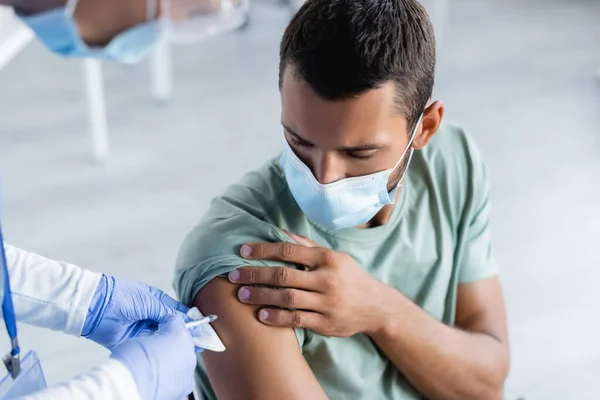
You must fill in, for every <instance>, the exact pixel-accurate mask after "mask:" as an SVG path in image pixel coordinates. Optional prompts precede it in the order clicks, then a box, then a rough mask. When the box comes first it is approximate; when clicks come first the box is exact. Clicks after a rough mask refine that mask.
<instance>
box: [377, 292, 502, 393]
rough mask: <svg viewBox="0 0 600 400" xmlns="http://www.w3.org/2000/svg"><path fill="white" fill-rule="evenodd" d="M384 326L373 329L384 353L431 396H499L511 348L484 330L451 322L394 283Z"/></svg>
mask: <svg viewBox="0 0 600 400" xmlns="http://www.w3.org/2000/svg"><path fill="white" fill-rule="evenodd" d="M383 293H384V294H383V296H384V297H385V300H384V301H383V302H381V304H385V305H386V308H385V309H382V310H381V313H380V314H378V315H377V318H379V319H380V324H379V326H381V329H378V330H377V331H376V332H373V333H370V336H371V338H372V339H373V340H374V341H375V343H376V344H377V346H378V347H379V348H380V349H381V350H382V351H383V352H384V353H385V354H386V356H387V357H388V358H389V359H390V360H391V361H392V362H393V363H394V365H396V367H397V368H398V369H399V370H400V371H402V373H403V374H404V375H405V376H406V377H407V378H408V379H409V380H410V381H411V382H412V384H413V385H414V386H415V387H416V388H417V389H418V390H419V391H420V392H421V393H422V394H423V395H425V396H426V397H428V398H430V399H501V398H502V390H503V386H504V381H505V379H506V376H507V374H508V364H509V355H508V346H507V345H506V344H503V343H501V342H500V341H499V340H497V339H495V338H493V337H491V336H488V335H485V334H481V333H473V332H465V331H462V330H459V329H456V328H453V327H450V326H447V325H445V324H443V323H441V322H439V321H437V320H435V319H434V318H432V317H431V316H429V315H428V314H427V313H426V312H425V311H424V310H422V309H421V308H419V307H418V306H417V305H415V304H414V303H413V302H411V301H410V300H409V299H407V298H406V297H405V296H403V295H402V294H401V293H399V292H397V291H396V290H395V289H394V288H392V287H390V286H387V285H386V286H385V289H384V290H383Z"/></svg>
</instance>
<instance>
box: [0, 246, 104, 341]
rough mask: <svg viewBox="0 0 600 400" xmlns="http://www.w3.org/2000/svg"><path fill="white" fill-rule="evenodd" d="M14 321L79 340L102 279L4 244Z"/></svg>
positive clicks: (76, 268)
mask: <svg viewBox="0 0 600 400" xmlns="http://www.w3.org/2000/svg"><path fill="white" fill-rule="evenodd" d="M4 248H5V250H6V264H7V266H8V273H9V275H10V285H11V290H12V296H13V303H14V307H15V313H16V317H17V321H19V322H23V323H26V324H29V325H34V326H39V327H43V328H48V329H52V330H55V331H61V332H65V333H67V334H69V335H74V336H81V329H82V328H83V323H84V322H85V318H86V316H87V311H88V308H89V305H90V302H91V301H92V297H93V295H94V292H95V291H96V287H97V286H98V282H99V281H100V278H101V277H102V275H101V274H97V273H94V272H91V271H86V270H84V269H82V268H79V267H77V266H75V265H72V264H67V263H65V262H59V261H53V260H49V259H47V258H45V257H42V256H39V255H37V254H35V253H30V252H28V251H24V250H21V249H18V248H16V247H14V246H11V245H10V244H7V243H4Z"/></svg>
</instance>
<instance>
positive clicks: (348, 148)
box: [281, 123, 385, 151]
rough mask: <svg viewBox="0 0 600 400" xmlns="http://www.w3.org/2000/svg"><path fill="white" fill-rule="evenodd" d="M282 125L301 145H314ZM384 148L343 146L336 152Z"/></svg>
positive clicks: (377, 144) (367, 145) (376, 144)
mask: <svg viewBox="0 0 600 400" xmlns="http://www.w3.org/2000/svg"><path fill="white" fill-rule="evenodd" d="M281 125H282V126H283V128H284V129H285V130H286V131H287V132H288V133H289V134H290V135H291V136H293V137H294V139H296V140H298V141H299V142H300V143H305V144H308V145H312V143H311V142H309V141H308V140H306V139H304V138H303V137H302V136H300V135H299V134H298V133H296V132H294V131H293V130H292V129H290V128H289V127H287V126H285V125H284V124H283V123H282V124H281ZM384 147H385V145H384V144H380V143H373V144H362V145H358V146H342V147H338V148H337V149H336V150H337V151H368V150H379V149H381V148H384Z"/></svg>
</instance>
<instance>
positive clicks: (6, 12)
mask: <svg viewBox="0 0 600 400" xmlns="http://www.w3.org/2000/svg"><path fill="white" fill-rule="evenodd" d="M33 39H34V35H33V32H31V30H29V29H28V28H27V27H25V26H24V25H23V24H21V23H20V22H19V20H18V19H17V18H16V17H15V16H14V13H13V11H12V10H11V9H9V8H7V7H2V8H0V70H2V68H4V67H5V66H6V65H7V64H8V63H9V62H11V61H12V60H13V59H14V58H15V57H17V56H18V55H19V53H20V52H21V51H22V50H23V49H25V47H27V45H28V44H29V43H30V42H31V41H32V40H33ZM82 65H83V72H84V84H85V86H86V92H87V103H88V110H89V123H90V131H91V135H92V145H93V151H94V157H95V158H96V160H98V161H104V160H105V159H106V158H107V157H108V152H109V142H108V128H107V126H108V125H107V122H106V109H105V104H104V86H103V80H102V69H101V65H100V63H99V62H98V61H94V60H84V61H83V62H82Z"/></svg>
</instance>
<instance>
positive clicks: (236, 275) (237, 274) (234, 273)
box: [228, 269, 240, 282]
mask: <svg viewBox="0 0 600 400" xmlns="http://www.w3.org/2000/svg"><path fill="white" fill-rule="evenodd" d="M228 276H229V280H230V281H231V282H237V281H238V280H239V279H240V271H238V270H237V269H234V270H233V271H231V272H230V273H229V274H228Z"/></svg>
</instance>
